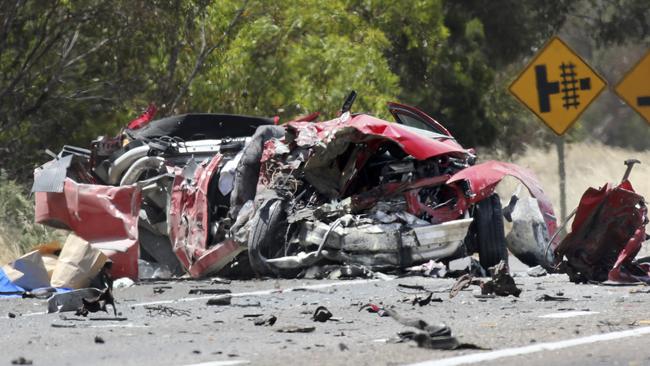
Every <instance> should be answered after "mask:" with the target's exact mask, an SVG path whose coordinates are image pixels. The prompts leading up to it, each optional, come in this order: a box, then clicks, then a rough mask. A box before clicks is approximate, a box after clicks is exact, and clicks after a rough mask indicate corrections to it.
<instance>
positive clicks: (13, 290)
mask: <svg viewBox="0 0 650 366" xmlns="http://www.w3.org/2000/svg"><path fill="white" fill-rule="evenodd" d="M45 289H52V288H51V287H43V288H35V289H33V290H32V291H30V292H31V293H32V294H38V293H39V292H44V291H42V290H45ZM70 291H72V289H71V288H53V289H52V290H50V291H49V292H52V293H57V294H60V293H64V292H70ZM26 292H27V291H26V290H25V289H24V288H22V287H20V286H17V285H14V284H13V283H12V282H11V280H9V277H7V274H6V273H5V271H4V270H3V269H2V268H0V299H6V298H16V297H23V294H24V293H26Z"/></svg>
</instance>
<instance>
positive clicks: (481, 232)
mask: <svg viewBox="0 0 650 366" xmlns="http://www.w3.org/2000/svg"><path fill="white" fill-rule="evenodd" d="M472 226H473V227H474V229H475V234H476V249H477V250H478V256H479V260H480V262H481V266H482V267H483V268H484V269H485V270H487V269H488V268H490V267H493V266H495V265H497V264H498V263H499V262H500V261H502V260H505V261H506V262H507V261H508V249H507V248H506V236H505V230H504V226H503V214H502V213H501V201H500V200H499V195H498V194H496V193H494V194H492V195H491V196H490V197H488V198H486V199H484V200H483V201H481V202H479V203H478V204H476V206H475V208H474V223H473V225H472Z"/></svg>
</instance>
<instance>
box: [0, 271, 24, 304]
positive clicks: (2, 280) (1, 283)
mask: <svg viewBox="0 0 650 366" xmlns="http://www.w3.org/2000/svg"><path fill="white" fill-rule="evenodd" d="M23 293H25V289H24V288H22V287H20V286H16V285H14V284H13V282H11V280H10V279H9V277H7V274H6V273H5V271H4V270H3V269H2V268H0V298H2V297H22V294H23Z"/></svg>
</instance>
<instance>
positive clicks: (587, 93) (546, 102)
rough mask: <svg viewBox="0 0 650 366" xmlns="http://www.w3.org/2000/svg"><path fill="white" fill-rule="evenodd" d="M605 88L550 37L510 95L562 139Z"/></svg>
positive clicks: (571, 54) (586, 67)
mask: <svg viewBox="0 0 650 366" xmlns="http://www.w3.org/2000/svg"><path fill="white" fill-rule="evenodd" d="M605 85H606V82H605V80H604V79H603V78H602V77H600V76H599V75H598V74H597V73H596V72H595V71H594V70H593V69H592V68H591V67H589V65H587V63H586V62H585V61H584V60H583V59H582V58H580V56H578V54H576V53H575V52H574V51H573V50H572V49H571V48H569V46H567V45H566V44H565V43H564V42H563V41H562V40H561V39H560V38H559V37H553V38H552V39H551V40H550V41H549V42H548V43H547V44H546V45H545V46H544V48H542V50H541V51H539V52H538V53H537V55H535V58H534V59H533V60H532V61H531V62H530V63H529V64H528V66H526V69H524V71H523V72H522V73H521V74H520V75H519V77H517V79H516V80H515V81H514V82H513V83H512V85H510V92H511V93H512V94H513V95H514V96H515V97H517V99H519V101H520V102H521V103H523V104H524V105H525V106H526V107H528V109H530V110H531V111H532V112H533V113H535V114H536V115H537V116H538V117H539V118H540V119H541V120H542V121H544V123H546V125H547V126H548V127H550V128H551V129H552V130H553V131H555V133H556V134H558V135H562V134H564V133H565V132H566V131H567V130H568V129H569V127H571V125H573V123H574V122H575V121H576V120H577V119H578V117H579V116H580V115H581V114H582V112H584V111H585V109H587V107H588V106H589V104H590V103H591V102H593V101H594V99H596V97H597V96H598V94H600V92H602V91H603V89H604V88H605Z"/></svg>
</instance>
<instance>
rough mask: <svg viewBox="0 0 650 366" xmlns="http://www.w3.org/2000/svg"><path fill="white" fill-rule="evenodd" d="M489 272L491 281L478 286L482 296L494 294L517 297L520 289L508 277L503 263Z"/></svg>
mask: <svg viewBox="0 0 650 366" xmlns="http://www.w3.org/2000/svg"><path fill="white" fill-rule="evenodd" d="M489 270H490V273H491V274H492V279H491V280H489V281H486V282H484V283H483V284H481V285H480V286H481V293H482V294H483V295H489V294H495V295H497V296H509V295H513V296H515V297H519V294H520V293H521V289H519V288H518V287H517V285H516V284H515V280H514V278H512V276H510V273H509V271H508V264H507V263H506V262H505V261H501V262H500V263H499V264H497V265H496V266H494V267H492V268H490V269H489Z"/></svg>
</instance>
